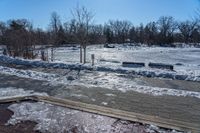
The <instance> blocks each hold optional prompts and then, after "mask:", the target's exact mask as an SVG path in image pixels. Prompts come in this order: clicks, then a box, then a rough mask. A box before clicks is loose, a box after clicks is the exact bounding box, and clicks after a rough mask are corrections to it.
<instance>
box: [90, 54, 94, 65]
mask: <svg viewBox="0 0 200 133" xmlns="http://www.w3.org/2000/svg"><path fill="white" fill-rule="evenodd" d="M91 59H92V66H94V54H92V55H91Z"/></svg>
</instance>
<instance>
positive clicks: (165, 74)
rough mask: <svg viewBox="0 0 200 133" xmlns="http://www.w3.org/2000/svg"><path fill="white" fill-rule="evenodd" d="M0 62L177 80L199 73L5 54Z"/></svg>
mask: <svg viewBox="0 0 200 133" xmlns="http://www.w3.org/2000/svg"><path fill="white" fill-rule="evenodd" d="M0 62H2V63H9V64H16V65H25V66H30V67H44V68H60V69H72V70H94V71H101V72H115V73H123V74H133V75H141V76H146V77H159V78H169V79H177V80H188V81H200V73H188V72H186V71H180V72H175V71H167V70H159V69H149V68H144V69H141V68H123V67H112V66H111V67H105V66H98V65H97V66H95V67H92V66H89V65H83V64H65V63H47V62H43V61H30V60H22V59H16V58H12V57H7V56H0Z"/></svg>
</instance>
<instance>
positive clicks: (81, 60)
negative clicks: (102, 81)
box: [80, 45, 83, 63]
mask: <svg viewBox="0 0 200 133" xmlns="http://www.w3.org/2000/svg"><path fill="white" fill-rule="evenodd" d="M82 62H83V61H82V45H80V63H82Z"/></svg>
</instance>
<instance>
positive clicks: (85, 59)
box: [83, 46, 86, 64]
mask: <svg viewBox="0 0 200 133" xmlns="http://www.w3.org/2000/svg"><path fill="white" fill-rule="evenodd" d="M83 50H84V64H85V63H86V46H84V48H83Z"/></svg>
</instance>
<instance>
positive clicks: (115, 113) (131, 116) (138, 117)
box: [0, 96, 200, 133]
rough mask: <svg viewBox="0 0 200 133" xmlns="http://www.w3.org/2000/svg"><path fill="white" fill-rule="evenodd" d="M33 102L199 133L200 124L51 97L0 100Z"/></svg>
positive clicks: (6, 100)
mask: <svg viewBox="0 0 200 133" xmlns="http://www.w3.org/2000/svg"><path fill="white" fill-rule="evenodd" d="M24 100H34V101H41V102H45V103H49V104H53V105H58V106H63V107H67V108H71V109H76V110H80V111H85V112H90V113H95V114H99V115H105V116H109V117H114V118H118V119H123V120H129V121H135V122H140V123H145V124H154V125H157V126H160V127H165V128H170V129H176V130H180V131H192V132H194V133H199V132H200V124H195V123H186V122H183V121H176V120H172V119H164V118H160V117H157V116H150V115H145V114H139V113H134V112H128V111H123V110H118V109H113V108H108V107H103V106H97V105H92V104H87V103H82V102H77V101H71V100H67V99H60V98H55V97H51V96H25V97H12V98H6V99H1V100H0V103H6V102H15V101H24Z"/></svg>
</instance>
